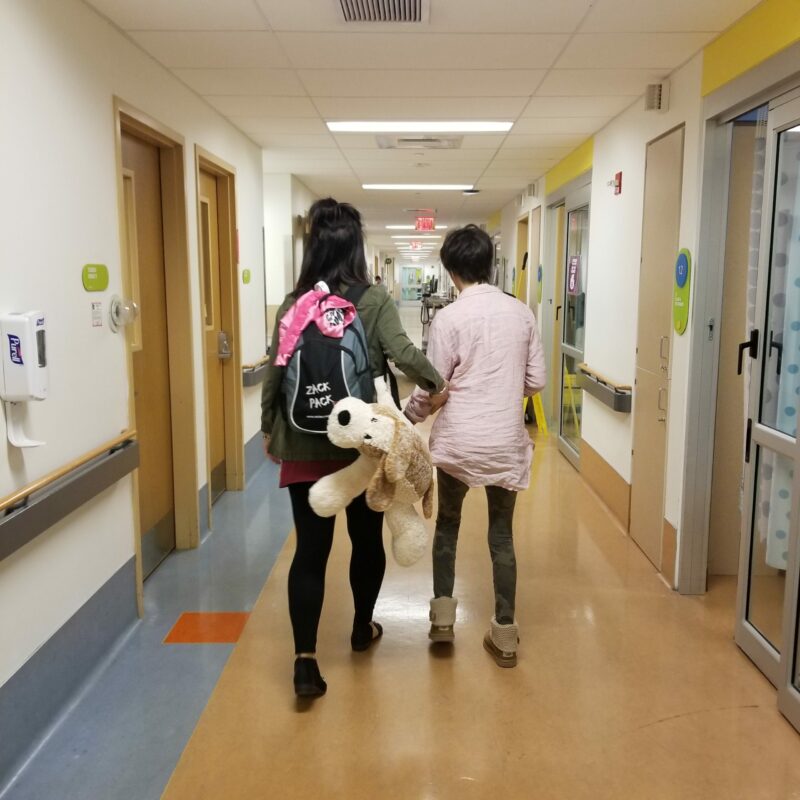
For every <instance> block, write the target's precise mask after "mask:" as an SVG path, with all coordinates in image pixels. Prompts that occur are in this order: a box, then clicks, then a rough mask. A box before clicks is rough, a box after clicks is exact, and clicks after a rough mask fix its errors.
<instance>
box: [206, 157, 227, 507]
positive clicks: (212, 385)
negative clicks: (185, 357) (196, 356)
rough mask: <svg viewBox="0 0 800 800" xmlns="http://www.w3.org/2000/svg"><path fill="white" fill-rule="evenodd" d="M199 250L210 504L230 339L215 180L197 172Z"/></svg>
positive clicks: (216, 490)
mask: <svg viewBox="0 0 800 800" xmlns="http://www.w3.org/2000/svg"><path fill="white" fill-rule="evenodd" d="M199 199H200V248H201V253H200V255H201V259H202V266H203V298H204V315H205V347H206V374H207V376H208V434H209V436H208V448H209V464H210V469H211V476H210V480H211V483H210V493H211V502H212V503H213V502H214V501H215V500H217V498H219V496H220V495H221V494H222V493H223V492H224V491H225V489H226V462H225V385H224V372H223V370H224V368H225V364H226V361H228V360H230V352H231V350H230V337H229V335H228V333H227V332H226V331H225V330H224V328H223V321H222V319H223V314H222V301H221V298H222V286H221V282H220V281H221V279H220V227H219V226H220V213H219V207H220V204H219V191H218V186H217V177H216V176H215V175H213V174H211V173H210V172H208V171H206V170H205V169H202V168H201V169H200V198H199Z"/></svg>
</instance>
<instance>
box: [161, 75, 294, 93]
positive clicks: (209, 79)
mask: <svg viewBox="0 0 800 800" xmlns="http://www.w3.org/2000/svg"><path fill="white" fill-rule="evenodd" d="M174 72H175V74H176V75H177V76H178V77H179V78H180V79H181V80H182V81H183V82H184V83H185V84H186V85H187V86H189V87H190V88H192V89H194V90H195V91H196V92H198V93H199V94H231V95H258V94H266V95H278V96H281V95H283V96H289V97H291V96H293V95H299V96H302V95H304V94H305V92H304V91H303V85H302V84H301V83H300V80H299V78H298V77H297V75H296V74H295V72H294V71H293V70H290V69H176V70H174Z"/></svg>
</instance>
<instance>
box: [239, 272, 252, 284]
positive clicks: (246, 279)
mask: <svg viewBox="0 0 800 800" xmlns="http://www.w3.org/2000/svg"><path fill="white" fill-rule="evenodd" d="M252 277H253V276H252V275H251V274H250V270H249V269H243V270H242V283H245V284H247V283H250V279H251V278H252Z"/></svg>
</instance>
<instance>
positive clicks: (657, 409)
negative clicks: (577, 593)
mask: <svg viewBox="0 0 800 800" xmlns="http://www.w3.org/2000/svg"><path fill="white" fill-rule="evenodd" d="M683 138H684V132H683V128H680V129H678V130H676V131H673V132H672V133H670V134H668V135H666V136H664V137H662V138H661V139H657V140H656V141H654V142H652V143H651V144H649V145H648V146H647V162H646V167H645V189H644V220H643V225H642V264H641V271H640V276H639V328H638V335H637V347H636V385H635V392H634V409H633V414H634V416H633V465H632V482H631V537H632V538H633V539H634V541H635V542H636V543H637V544H638V545H639V547H641V549H642V551H643V552H644V554H645V555H646V556H647V557H648V558H649V559H650V561H652V562H653V564H654V565H655V566H656V568H657V569H659V570H660V569H661V538H662V533H663V527H664V478H665V468H666V453H667V398H668V397H669V377H670V349H671V342H672V335H671V334H672V286H673V281H674V274H675V260H676V258H677V255H678V249H679V248H678V237H679V233H680V213H681V182H682V173H683Z"/></svg>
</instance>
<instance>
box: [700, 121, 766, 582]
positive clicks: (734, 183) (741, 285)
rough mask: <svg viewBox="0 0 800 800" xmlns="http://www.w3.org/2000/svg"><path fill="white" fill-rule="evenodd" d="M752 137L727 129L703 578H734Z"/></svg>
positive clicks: (748, 127) (752, 130)
mask: <svg viewBox="0 0 800 800" xmlns="http://www.w3.org/2000/svg"><path fill="white" fill-rule="evenodd" d="M755 134H756V126H755V123H744V124H740V123H737V124H735V125H734V126H733V141H732V147H731V174H730V184H729V193H728V227H727V233H726V237H725V275H724V284H723V297H722V321H721V325H720V350H719V378H718V381H717V411H716V422H715V425H714V466H713V476H712V481H711V516H710V519H709V533H708V574H709V575H736V574H738V572H739V538H740V532H741V529H742V512H741V505H742V497H741V494H742V479H743V475H744V433H745V403H744V391H745V390H744V377H743V376H742V375H739V374H737V373H738V367H737V355H738V346H739V343H740V342H742V341H743V340H744V339H746V338H747V336H746V328H747V267H748V258H749V251H750V207H751V202H752V195H753V164H754V155H755V142H756V138H755Z"/></svg>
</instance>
